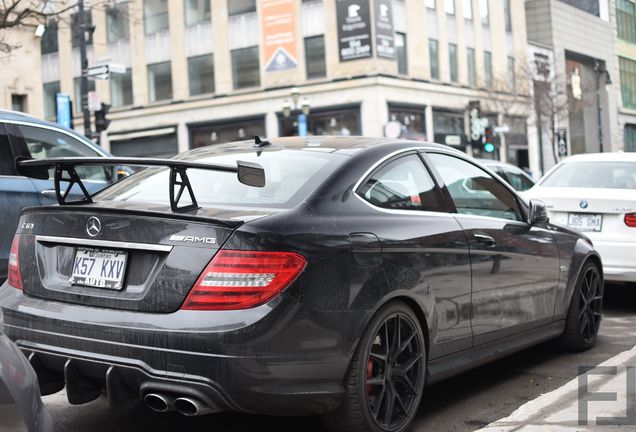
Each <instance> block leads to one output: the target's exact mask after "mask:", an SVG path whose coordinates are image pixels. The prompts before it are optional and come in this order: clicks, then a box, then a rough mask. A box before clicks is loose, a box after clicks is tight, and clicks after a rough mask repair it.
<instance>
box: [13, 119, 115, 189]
mask: <svg viewBox="0 0 636 432" xmlns="http://www.w3.org/2000/svg"><path fill="white" fill-rule="evenodd" d="M18 127H19V129H20V132H21V133H22V137H23V138H24V142H25V143H26V146H27V149H28V150H29V154H30V155H31V157H32V158H34V159H45V158H46V159H48V158H58V157H99V156H101V155H100V154H99V153H97V152H96V151H95V150H93V149H92V148H90V147H89V146H88V145H86V144H84V143H82V142H80V141H79V140H77V139H75V138H73V137H71V136H69V135H67V134H64V133H61V132H57V131H55V130H51V129H44V128H40V127H36V126H24V125H19V126H18ZM77 174H79V176H80V177H81V178H82V180H96V181H106V180H107V179H108V178H107V177H108V170H107V169H106V168H104V167H97V166H86V167H78V168H77ZM49 177H50V178H53V169H51V170H50V172H49Z"/></svg>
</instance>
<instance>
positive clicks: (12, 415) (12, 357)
mask: <svg viewBox="0 0 636 432" xmlns="http://www.w3.org/2000/svg"><path fill="white" fill-rule="evenodd" d="M2 322H3V321H2V309H0V430H1V431H3V432H4V431H7V432H15V431H29V432H49V431H53V419H52V418H51V415H50V414H49V412H48V411H47V410H46V408H45V407H44V404H43V403H42V399H40V386H39V385H38V379H37V376H36V375H35V372H34V371H33V369H32V368H31V365H30V364H29V361H28V360H27V359H26V357H24V354H22V353H21V352H20V350H19V349H18V348H17V347H16V346H15V345H14V344H13V342H11V341H10V340H9V338H8V337H6V336H5V335H4V332H3V324H2Z"/></svg>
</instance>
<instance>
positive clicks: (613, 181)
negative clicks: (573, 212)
mask: <svg viewBox="0 0 636 432" xmlns="http://www.w3.org/2000/svg"><path fill="white" fill-rule="evenodd" d="M541 186H547V187H578V188H585V187H587V188H611V189H636V163H633V162H570V163H565V164H563V165H561V166H560V167H559V168H557V169H556V170H555V171H553V172H552V174H550V175H549V176H548V177H547V178H546V179H545V180H544V181H543V182H541Z"/></svg>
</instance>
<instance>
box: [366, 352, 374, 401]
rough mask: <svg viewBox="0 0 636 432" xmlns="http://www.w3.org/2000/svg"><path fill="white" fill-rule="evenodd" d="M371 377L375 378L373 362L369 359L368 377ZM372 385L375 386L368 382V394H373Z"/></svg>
mask: <svg viewBox="0 0 636 432" xmlns="http://www.w3.org/2000/svg"><path fill="white" fill-rule="evenodd" d="M371 378H373V362H372V361H371V359H369V361H368V363H367V379H368V380H369V379H371ZM372 387H373V386H372V385H371V384H367V394H369V395H370V394H371V389H372Z"/></svg>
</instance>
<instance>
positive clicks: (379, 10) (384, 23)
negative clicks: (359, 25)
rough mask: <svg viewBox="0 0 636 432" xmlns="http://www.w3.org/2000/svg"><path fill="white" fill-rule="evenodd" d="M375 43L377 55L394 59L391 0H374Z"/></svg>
mask: <svg viewBox="0 0 636 432" xmlns="http://www.w3.org/2000/svg"><path fill="white" fill-rule="evenodd" d="M375 44H376V50H377V52H378V57H381V58H385V59H390V60H393V59H395V31H394V29H393V7H392V1H391V0H375Z"/></svg>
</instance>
